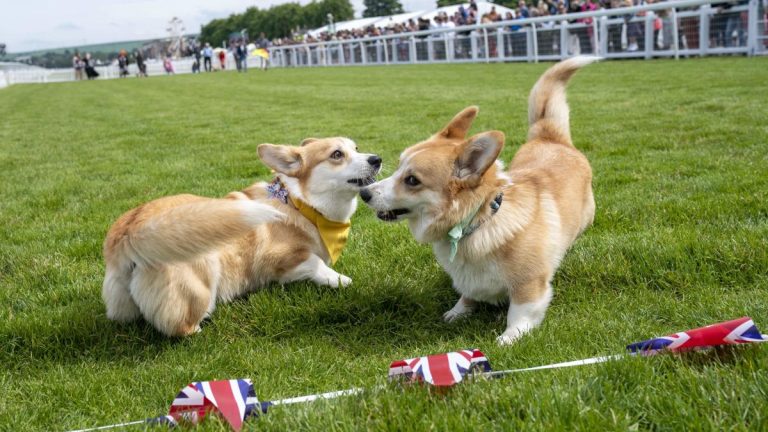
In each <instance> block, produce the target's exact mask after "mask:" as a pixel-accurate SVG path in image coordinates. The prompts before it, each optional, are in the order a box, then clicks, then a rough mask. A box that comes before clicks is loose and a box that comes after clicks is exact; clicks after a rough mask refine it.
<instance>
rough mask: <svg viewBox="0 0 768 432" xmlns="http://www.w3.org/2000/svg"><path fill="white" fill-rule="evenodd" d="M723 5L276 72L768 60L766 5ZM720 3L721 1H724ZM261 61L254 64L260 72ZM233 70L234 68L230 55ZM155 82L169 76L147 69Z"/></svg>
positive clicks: (282, 62)
mask: <svg viewBox="0 0 768 432" xmlns="http://www.w3.org/2000/svg"><path fill="white" fill-rule="evenodd" d="M717 1H718V0H680V1H669V2H662V3H655V4H650V5H644V6H635V7H628V8H618V9H601V10H598V11H593V12H582V13H576V14H566V15H552V16H544V17H537V18H527V19H520V20H513V21H500V22H494V23H488V24H481V25H472V26H464V27H456V28H450V29H434V30H427V31H419V32H413V33H399V34H391V35H385V36H378V37H366V38H361V39H349V40H337V41H330V42H318V43H306V44H293V45H282V46H274V47H271V48H270V56H271V58H270V67H328V66H363V65H391V64H428V63H491V62H513V61H524V62H538V61H540V60H544V61H554V60H561V59H564V58H567V57H569V56H572V55H575V54H579V53H581V54H594V55H597V56H600V57H603V58H605V59H622V58H639V59H652V58H657V57H674V58H676V59H677V58H679V57H691V56H701V57H703V56H707V55H727V54H733V55H747V56H755V55H766V54H768V37H767V36H766V16H765V10H764V9H765V8H764V5H763V0H749V2H748V3H747V4H742V5H737V6H736V5H735V6H732V7H731V8H730V9H727V10H725V11H720V10H719V9H718V8H717V7H713V6H712V4H713V3H716V2H717ZM720 1H722V0H720ZM260 62H261V58H259V57H250V58H249V59H248V65H249V67H250V68H257V67H258V66H259V64H260ZM173 63H174V68H175V72H176V73H190V72H191V71H192V63H193V59H192V58H184V59H179V60H174V62H173ZM226 63H227V68H228V69H234V61H233V59H232V56H231V54H230V55H228V56H227V61H226ZM147 66H148V72H149V74H150V75H159V74H165V72H164V70H163V65H162V63H161V62H148V63H147ZM97 70H98V71H99V73H100V75H101V76H100V78H101V79H103V78H106V79H110V78H117V77H118V76H119V74H118V70H117V66H115V65H109V66H99V67H97ZM131 72H132V74H135V73H136V70H135V65H131ZM74 79H75V76H74V71H73V70H72V69H70V68H67V69H29V70H15V71H6V72H4V73H0V88H1V87H4V86H7V85H11V84H16V83H44V82H57V81H73V80H74Z"/></svg>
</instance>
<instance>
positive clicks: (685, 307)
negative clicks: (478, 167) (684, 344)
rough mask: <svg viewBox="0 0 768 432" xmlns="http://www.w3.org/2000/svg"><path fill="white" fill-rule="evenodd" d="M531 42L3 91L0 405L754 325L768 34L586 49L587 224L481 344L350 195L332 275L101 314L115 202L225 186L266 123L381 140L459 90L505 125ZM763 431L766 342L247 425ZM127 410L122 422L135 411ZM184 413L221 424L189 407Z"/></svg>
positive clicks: (766, 208) (337, 406) (430, 116)
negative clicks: (361, 63) (129, 319)
mask: <svg viewBox="0 0 768 432" xmlns="http://www.w3.org/2000/svg"><path fill="white" fill-rule="evenodd" d="M547 66H548V64H504V65H451V66H447V65H434V66H413V67H394V66H393V67H369V68H328V69H303V70H271V71H269V72H268V73H258V71H255V70H252V71H250V72H249V73H248V74H243V75H238V74H235V73H216V74H208V75H198V76H192V75H185V76H175V77H152V78H150V79H146V80H137V79H128V80H113V81H96V82H76V83H63V84H47V85H19V86H13V87H10V88H8V89H4V90H2V91H0V119H1V120H0V185H2V186H1V187H2V199H1V200H0V245H2V247H1V248H0V367H2V372H0V387H1V388H2V389H3V394H2V396H0V429H2V430H14V431H22V430H65V429H74V428H80V427H89V426H97V425H103V424H110V423H116V422H121V421H130V420H140V419H143V418H146V417H150V416H154V415H159V414H163V413H165V412H166V410H167V408H168V406H169V404H170V402H171V400H172V398H173V396H174V395H175V393H176V392H177V390H178V389H179V388H181V387H182V386H184V385H185V384H187V383H188V382H190V381H193V380H209V379H227V378H239V377H250V378H252V379H253V382H254V385H255V388H256V391H257V394H258V396H259V398H260V399H262V400H273V399H279V398H282V397H289V396H298V395H302V394H307V393H314V392H321V391H332V390H339V389H344V388H348V387H353V386H365V387H374V386H376V385H378V384H383V383H385V382H386V375H387V368H388V365H389V362H390V361H392V360H395V359H400V358H405V357H413V356H419V355H427V354H432V353H436V352H445V351H450V350H457V349H462V348H470V347H474V348H479V349H481V350H483V351H484V352H485V353H486V354H487V355H488V357H489V358H490V360H491V363H492V365H493V366H494V368H495V369H507V368H515V367H526V366H536V365H541V364H547V363H553V362H560V361H567V360H575V359H579V358H586V357H592V356H596V355H608V354H615V353H620V352H622V350H623V347H624V345H626V344H627V343H631V342H635V341H639V340H642V339H645V338H649V337H652V336H657V335H663V334H668V333H671V332H675V331H680V330H685V329H689V328H693V327H699V326H701V325H704V324H709V323H713V322H718V321H724V320H726V319H732V318H737V317H740V316H743V315H749V316H752V317H753V318H754V319H755V322H756V323H757V325H758V328H761V327H762V328H761V329H762V330H763V332H767V333H768V121H767V120H766V119H768V99H767V98H766V97H767V96H768V58H735V57H728V58H710V59H696V60H681V61H678V62H675V61H671V60H670V61H667V60H659V61H648V62H646V61H627V62H620V61H616V62H604V63H601V64H596V65H592V66H589V67H587V68H586V69H584V70H583V71H581V72H579V74H578V75H577V76H576V77H575V78H574V80H573V82H572V85H571V86H570V89H569V102H570V105H571V108H572V111H571V119H572V126H571V129H572V133H573V138H574V142H575V143H576V146H577V147H578V148H580V149H581V150H583V151H584V152H585V153H586V155H587V157H588V158H589V159H590V161H591V162H592V166H593V170H594V173H595V180H594V188H595V197H596V201H597V205H598V210H597V216H596V220H595V224H594V226H593V227H592V228H590V229H589V230H588V231H587V232H586V233H585V235H583V236H582V237H581V238H580V239H579V240H578V241H577V242H576V243H575V245H574V246H573V247H572V249H571V251H570V252H569V253H568V255H567V256H566V258H565V261H564V262H563V264H562V266H561V267H560V270H559V271H558V273H557V276H556V278H555V281H554V283H553V285H554V287H555V296H554V300H553V301H552V305H551V307H550V308H549V311H548V313H547V317H546V319H545V320H544V323H543V324H542V325H541V326H540V327H539V328H538V329H536V330H535V331H533V332H532V333H531V334H530V335H528V336H526V337H524V338H523V339H522V340H520V341H519V342H517V343H516V344H514V345H512V346H509V347H499V346H497V345H496V343H495V338H496V336H497V335H498V334H499V333H500V332H501V331H503V329H504V325H505V316H506V307H495V306H485V307H482V308H480V311H479V313H477V314H475V315H473V316H471V317H470V318H468V319H466V320H464V321H461V322H458V323H454V324H450V325H449V324H445V323H443V322H442V320H441V315H442V313H443V312H444V311H446V310H447V309H449V308H450V307H451V306H453V303H454V302H455V301H456V299H457V298H458V295H457V294H456V293H455V292H454V291H453V290H452V288H451V285H450V280H449V278H448V277H447V276H446V274H445V273H444V272H443V271H442V270H441V268H440V267H439V266H438V265H437V263H436V262H435V260H434V258H433V256H432V252H431V250H430V248H429V247H428V246H424V245H419V244H417V243H416V242H415V241H414V240H413V239H412V238H411V236H410V234H409V233H408V231H407V228H406V226H405V225H403V224H401V225H385V224H383V223H380V222H379V221H377V220H376V218H375V216H374V215H373V213H372V212H371V211H370V210H369V209H367V208H365V207H363V206H361V207H360V209H359V211H358V213H357V214H356V215H355V217H354V219H353V227H352V236H351V240H350V243H349V245H348V247H347V249H346V250H345V251H344V253H343V255H342V257H341V259H340V261H339V262H338V263H337V265H336V269H337V270H338V271H340V272H341V273H344V274H346V275H348V276H350V277H351V278H352V279H353V281H354V282H353V284H352V285H351V286H350V287H349V288H346V289H330V288H324V287H316V286H314V285H312V284H309V283H295V284H290V285H285V286H281V285H279V284H274V285H272V286H270V287H268V288H266V289H263V290H261V291H259V292H256V293H254V294H252V295H250V296H249V297H247V298H244V299H243V300H241V301H237V302H235V303H232V304H228V305H223V306H220V307H219V308H218V309H217V310H216V312H215V314H214V315H213V319H212V321H210V322H209V323H208V324H207V325H205V326H204V328H203V331H202V333H200V334H198V335H195V336H193V337H190V338H187V339H183V340H172V339H167V338H165V337H163V336H161V335H159V334H158V333H157V332H156V331H155V330H154V329H153V328H152V327H151V326H150V325H148V324H146V323H144V322H143V321H141V322H137V323H135V324H130V325H118V324H115V323H112V322H110V321H108V320H107V319H106V316H105V311H104V305H103V304H102V301H101V282H102V278H103V274H104V265H103V260H102V257H101V244H102V241H103V239H104V235H105V233H106V231H107V229H108V227H109V226H110V224H111V223H112V222H113V221H114V220H115V219H116V218H117V217H118V216H119V215H120V214H122V213H123V212H125V211H126V210H128V209H130V208H132V207H134V206H136V205H138V204H140V203H142V202H145V201H148V200H151V199H154V198H157V197H160V196H163V195H168V194H177V193H182V192H190V193H195V194H201V195H207V196H223V195H225V194H226V193H227V192H229V191H232V190H239V189H241V188H244V187H246V186H247V185H249V184H250V183H251V182H253V181H255V180H265V179H268V178H269V177H270V174H269V171H268V170H267V169H266V168H265V166H264V165H262V164H261V163H260V162H259V160H258V157H257V155H256V145H258V144H260V143H263V142H271V143H290V144H297V143H298V142H299V141H300V140H301V139H302V138H305V137H309V136H336V135H344V136H349V137H351V138H353V139H354V140H356V141H357V143H358V144H359V146H360V149H361V151H366V152H369V151H370V152H376V153H379V154H380V155H381V156H382V157H383V158H384V162H385V167H384V174H385V175H388V174H390V173H391V172H392V171H393V169H394V167H395V166H396V164H397V156H398V154H399V152H400V151H401V150H402V149H403V148H404V147H406V146H407V145H410V144H412V143H415V142H417V141H418V140H421V139H423V138H426V137H427V136H428V135H430V134H431V133H433V132H435V131H436V130H437V129H438V128H439V127H441V126H442V125H443V124H444V123H445V122H447V121H448V120H449V119H450V118H451V116H452V115H453V114H455V113H456V112H458V111H459V110H460V109H462V108H463V107H465V106H467V105H470V104H477V105H479V106H480V108H481V111H480V116H479V117H478V119H477V120H476V122H475V125H474V127H473V129H472V132H479V131H483V130H489V129H499V130H502V131H504V132H505V133H506V135H507V145H506V148H505V150H504V152H503V154H502V159H503V160H505V161H508V160H510V159H511V157H512V155H513V154H514V152H515V150H516V149H517V147H518V146H519V145H520V144H521V143H522V142H523V140H524V138H525V136H526V130H527V125H526V121H527V120H526V119H527V114H526V101H527V96H528V91H529V90H530V88H531V86H532V85H533V83H534V81H535V80H536V79H537V78H538V76H539V75H540V74H541V73H542V72H543V71H544V69H545V68H546V67H547ZM448 427H457V428H459V429H464V430H467V429H478V430H488V429H494V430H496V429H499V430H502V429H503V430H516V429H523V428H524V429H533V430H553V429H554V430H564V429H567V430H571V429H582V430H606V429H608V430H628V429H653V430H680V429H697V430H698V429H704V430H747V429H749V430H766V429H768V347H761V346H756V347H738V348H734V349H731V350H724V351H722V352H710V353H698V354H696V353H692V354H688V355H682V356H660V357H656V358H647V359H638V358H632V359H628V360H624V361H621V362H615V363H609V364H603V365H595V366H586V367H581V368H573V369H565V370H557V371H540V372H529V373H526V374H519V375H516V376H514V377H510V378H504V379H501V380H492V381H481V382H477V383H473V384H467V385H461V386H459V387H457V388H455V389H453V390H452V391H451V392H450V393H449V394H447V395H445V396H441V395H438V394H434V393H431V392H429V391H427V390H426V389H423V388H413V389H410V390H408V391H405V392H402V391H399V390H396V389H394V388H390V389H385V390H375V391H371V392H368V393H366V394H364V395H362V396H353V397H348V398H342V399H337V400H334V401H321V402H317V403H314V404H308V405H293V406H285V407H275V408H274V409H273V410H271V411H270V412H269V414H267V415H266V416H264V417H262V418H259V419H251V420H249V421H248V422H247V423H246V429H250V430H259V431H261V430H274V431H285V430H298V429H319V430H361V429H372V430H382V429H388V430H425V429H437V430H444V429H447V428H448ZM138 429H141V428H138ZM202 429H203V430H222V429H224V426H223V423H221V422H219V421H217V420H210V421H206V422H205V423H204V424H203V427H202Z"/></svg>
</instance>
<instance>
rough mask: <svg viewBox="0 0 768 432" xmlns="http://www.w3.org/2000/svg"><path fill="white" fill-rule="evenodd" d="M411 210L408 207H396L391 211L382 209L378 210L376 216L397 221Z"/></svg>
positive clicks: (389, 220) (384, 219) (388, 220)
mask: <svg viewBox="0 0 768 432" xmlns="http://www.w3.org/2000/svg"><path fill="white" fill-rule="evenodd" d="M409 212H410V211H409V210H408V209H394V210H389V211H380V212H376V217H378V218H379V219H381V220H383V221H387V222H391V221H396V220H397V218H398V217H400V216H402V215H404V214H408V213H409Z"/></svg>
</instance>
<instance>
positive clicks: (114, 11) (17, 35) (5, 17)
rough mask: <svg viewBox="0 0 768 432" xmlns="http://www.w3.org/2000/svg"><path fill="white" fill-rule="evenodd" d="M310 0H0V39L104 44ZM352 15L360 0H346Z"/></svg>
mask: <svg viewBox="0 0 768 432" xmlns="http://www.w3.org/2000/svg"><path fill="white" fill-rule="evenodd" d="M289 1H291V2H296V1H298V2H299V3H301V4H306V3H308V2H309V1H310V0H0V43H5V44H6V45H7V50H8V52H10V53H14V52H24V51H33V50H38V49H45V48H57V47H68V46H77V45H85V44H89V45H90V44H96V43H104V42H118V41H127V40H141V39H153V38H157V37H164V36H167V35H168V33H167V32H166V28H167V27H168V22H169V21H170V20H171V18H173V17H178V18H181V20H182V21H183V22H184V27H185V28H186V32H187V33H197V32H199V31H200V26H201V25H202V24H205V23H207V22H208V21H210V20H212V19H214V18H223V17H227V16H229V15H230V14H232V13H240V12H243V11H245V9H246V8H248V7H250V6H256V7H258V8H261V9H265V8H269V6H271V5H276V4H280V3H287V2H289ZM350 1H351V3H352V6H353V7H354V8H355V17H359V16H361V15H362V13H363V9H364V8H363V0H350ZM400 3H402V5H403V8H404V9H405V10H406V11H408V12H410V11H417V10H431V9H434V8H435V3H436V2H435V0H400Z"/></svg>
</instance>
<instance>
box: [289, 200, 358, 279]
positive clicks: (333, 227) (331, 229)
mask: <svg viewBox="0 0 768 432" xmlns="http://www.w3.org/2000/svg"><path fill="white" fill-rule="evenodd" d="M289 198H290V199H291V202H292V203H293V205H294V206H296V209H297V210H299V212H300V213H301V214H302V215H304V217H305V218H307V219H309V221H310V222H312V225H314V226H316V227H317V230H318V231H319V232H320V238H321V239H322V240H323V244H324V245H325V248H326V249H327V250H328V255H330V256H331V264H336V260H338V259H339V255H341V251H342V249H344V245H346V244H347V239H348V238H349V227H350V226H352V224H351V223H349V222H334V221H332V220H328V219H327V218H326V217H325V216H323V215H321V214H320V213H319V212H318V211H317V210H315V209H313V208H312V207H311V206H310V205H309V204H307V203H305V202H303V201H300V200H297V199H294V198H293V197H289Z"/></svg>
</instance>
